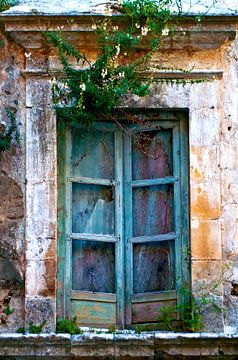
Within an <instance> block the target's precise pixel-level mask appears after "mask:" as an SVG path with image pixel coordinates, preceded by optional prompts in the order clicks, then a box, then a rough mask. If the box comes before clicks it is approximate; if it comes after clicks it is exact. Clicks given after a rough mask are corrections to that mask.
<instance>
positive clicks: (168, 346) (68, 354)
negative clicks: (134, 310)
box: [0, 332, 238, 360]
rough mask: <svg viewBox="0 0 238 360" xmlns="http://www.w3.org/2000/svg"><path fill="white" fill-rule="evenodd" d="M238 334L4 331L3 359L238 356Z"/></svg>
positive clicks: (0, 350)
mask: <svg viewBox="0 0 238 360" xmlns="http://www.w3.org/2000/svg"><path fill="white" fill-rule="evenodd" d="M237 357H238V334H236V335H229V334H224V333H173V332H144V333H141V334H135V333H127V332H123V333H116V334H109V333H96V332H95V333H90V332H85V333H84V334H82V335H73V336H70V335H68V334H40V335H32V334H26V335H21V334H10V333H6V334H0V359H3V360H4V359H5V360H13V359H14V360H25V359H28V360H33V359H38V358H39V359H72V360H73V359H129V358H131V359H190V358H197V359H217V358H220V359H237Z"/></svg>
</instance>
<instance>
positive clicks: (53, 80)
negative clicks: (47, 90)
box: [50, 76, 57, 85]
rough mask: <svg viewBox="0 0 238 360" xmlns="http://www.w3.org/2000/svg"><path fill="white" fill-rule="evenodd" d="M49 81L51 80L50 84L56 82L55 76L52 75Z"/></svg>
mask: <svg viewBox="0 0 238 360" xmlns="http://www.w3.org/2000/svg"><path fill="white" fill-rule="evenodd" d="M50 82H51V84H52V85H55V84H56V82H57V80H56V77H55V76H53V77H52V79H51V80H50Z"/></svg>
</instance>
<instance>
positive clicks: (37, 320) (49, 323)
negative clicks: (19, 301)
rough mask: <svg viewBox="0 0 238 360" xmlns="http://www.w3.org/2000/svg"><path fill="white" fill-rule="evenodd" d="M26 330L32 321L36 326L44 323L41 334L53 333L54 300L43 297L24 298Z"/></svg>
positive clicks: (54, 318)
mask: <svg viewBox="0 0 238 360" xmlns="http://www.w3.org/2000/svg"><path fill="white" fill-rule="evenodd" d="M25 314H26V315H25V316H26V328H28V324H29V322H30V321H32V322H33V323H34V324H36V325H40V324H42V322H43V321H45V322H46V324H45V325H44V328H43V332H53V331H55V322H56V304H55V300H54V299H51V298H43V297H40V296H38V297H29V296H27V297H26V301H25Z"/></svg>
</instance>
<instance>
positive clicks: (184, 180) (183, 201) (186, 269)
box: [180, 113, 191, 303]
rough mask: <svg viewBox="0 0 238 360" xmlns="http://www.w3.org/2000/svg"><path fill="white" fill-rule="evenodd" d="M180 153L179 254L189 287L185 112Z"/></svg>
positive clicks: (187, 165) (184, 279) (186, 285)
mask: <svg viewBox="0 0 238 360" xmlns="http://www.w3.org/2000/svg"><path fill="white" fill-rule="evenodd" d="M180 134H181V142H180V153H181V155H180V156H181V208H182V212H183V216H182V219H181V227H182V234H181V249H182V252H181V256H182V269H183V279H182V281H183V286H185V287H186V288H187V289H188V290H190V289H191V271H190V266H191V264H190V252H189V229H190V228H189V224H190V222H189V213H190V211H189V140H188V118H187V114H186V113H181V114H180ZM189 301H190V296H189V291H187V292H186V294H185V295H184V302H186V303H187V302H189Z"/></svg>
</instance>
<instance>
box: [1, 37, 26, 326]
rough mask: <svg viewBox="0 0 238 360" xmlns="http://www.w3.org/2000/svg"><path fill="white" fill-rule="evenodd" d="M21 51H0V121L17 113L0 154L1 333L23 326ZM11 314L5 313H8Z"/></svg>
mask: <svg viewBox="0 0 238 360" xmlns="http://www.w3.org/2000/svg"><path fill="white" fill-rule="evenodd" d="M23 65H24V52H23V49H21V48H19V47H18V46H17V45H16V44H14V43H13V42H9V41H7V40H5V46H4V48H1V49H0V122H1V123H3V124H6V125H8V121H9V119H8V117H7V114H6V111H5V108H8V109H11V110H13V111H14V110H16V117H17V122H18V128H19V132H20V143H19V144H16V145H14V146H12V147H11V149H10V151H9V152H6V153H1V154H0V204H1V205H0V331H9V330H13V331H14V330H16V329H17V327H19V326H23V324H24V296H25V295H24V275H25V260H24V258H25V237H24V232H25V230H24V214H25V148H24V142H25V136H24V133H25V86H24V79H23V78H22V77H21V75H20V71H21V69H22V67H23ZM8 310H10V312H11V311H12V314H8V313H9V311H8Z"/></svg>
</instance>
